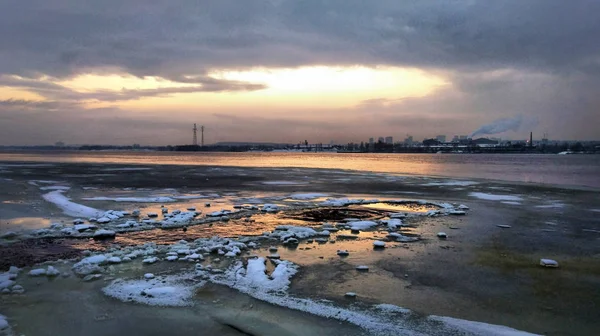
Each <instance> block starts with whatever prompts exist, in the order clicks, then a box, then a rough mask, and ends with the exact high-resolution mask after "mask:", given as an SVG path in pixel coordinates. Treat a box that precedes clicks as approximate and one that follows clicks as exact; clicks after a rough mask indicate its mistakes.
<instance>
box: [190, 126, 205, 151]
mask: <svg viewBox="0 0 600 336" xmlns="http://www.w3.org/2000/svg"><path fill="white" fill-rule="evenodd" d="M202 131H203V133H204V127H202ZM202 138H203V140H202V142H204V136H203V137H202ZM192 144H193V145H194V146H198V128H197V127H196V124H194V140H193V141H192Z"/></svg>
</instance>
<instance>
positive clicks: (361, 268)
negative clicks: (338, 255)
mask: <svg viewBox="0 0 600 336" xmlns="http://www.w3.org/2000/svg"><path fill="white" fill-rule="evenodd" d="M356 270H357V271H361V272H367V271H368V270H369V266H366V265H359V266H356Z"/></svg>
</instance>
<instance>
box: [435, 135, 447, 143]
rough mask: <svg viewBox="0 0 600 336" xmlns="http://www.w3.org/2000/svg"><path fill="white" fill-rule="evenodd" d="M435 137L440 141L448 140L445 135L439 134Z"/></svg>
mask: <svg viewBox="0 0 600 336" xmlns="http://www.w3.org/2000/svg"><path fill="white" fill-rule="evenodd" d="M435 139H436V140H437V141H439V142H446V136H445V135H437V136H436V137H435Z"/></svg>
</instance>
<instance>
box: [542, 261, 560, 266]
mask: <svg viewBox="0 0 600 336" xmlns="http://www.w3.org/2000/svg"><path fill="white" fill-rule="evenodd" d="M540 266H544V267H558V262H557V261H556V260H553V259H540Z"/></svg>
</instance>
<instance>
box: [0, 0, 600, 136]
mask: <svg viewBox="0 0 600 336" xmlns="http://www.w3.org/2000/svg"><path fill="white" fill-rule="evenodd" d="M140 6H143V8H144V10H143V13H140ZM598 12H600V1H588V0H582V1H577V2H569V1H552V5H548V3H547V1H533V2H528V3H527V4H526V5H525V4H523V2H522V1H499V2H490V1H483V0H458V1H452V2H443V3H440V2H438V1H417V2H403V1H388V0H382V1H376V2H365V1H355V0H348V1H322V0H315V1H307V2H297V1H270V0H256V1H234V2H230V1H209V2H197V3H196V2H168V1H162V2H154V3H152V4H144V5H141V4H140V3H138V2H135V1H134V2H123V1H114V0H106V1H102V2H93V1H80V2H77V5H73V4H72V3H70V2H68V1H66V0H47V1H43V2H40V3H39V4H35V5H33V4H29V3H28V2H18V1H3V2H0V22H2V31H3V33H4V34H1V35H0V45H2V50H0V144H1V145H33V144H54V143H55V142H57V141H64V142H65V143H81V144H86V143H88V144H96V143H104V144H131V143H144V144H152V145H166V144H183V143H190V141H191V140H190V130H189V127H190V125H193V124H194V123H197V124H198V125H205V126H206V133H205V136H206V142H207V143H209V142H211V143H214V142H219V141H257V142H259V141H265V142H286V143H297V142H298V141H302V140H304V139H311V141H313V142H322V143H328V142H329V141H330V140H331V139H335V140H336V141H338V142H342V143H343V142H350V141H354V142H356V141H368V139H369V138H370V137H375V138H378V137H379V136H383V137H384V138H385V137H386V136H392V137H394V139H403V138H404V137H405V136H406V134H411V135H413V136H414V139H419V140H421V139H424V138H429V137H435V136H436V135H442V134H445V135H447V136H449V137H452V136H454V135H455V134H456V135H459V134H463V135H464V134H466V135H469V136H470V135H472V134H476V135H477V136H497V137H501V138H513V139H526V138H527V137H528V133H529V131H533V132H534V134H539V135H540V136H541V135H542V134H543V133H546V132H547V133H549V134H550V138H554V139H578V140H593V139H599V138H600V128H599V127H598V126H597V125H598V124H600V113H599V111H600V92H599V88H600V75H599V74H600V66H599V63H598V59H600V44H599V43H597V37H598V35H599V34H600V20H598V18H597V16H598V15H597V13H598ZM140 17H143V20H140Z"/></svg>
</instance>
